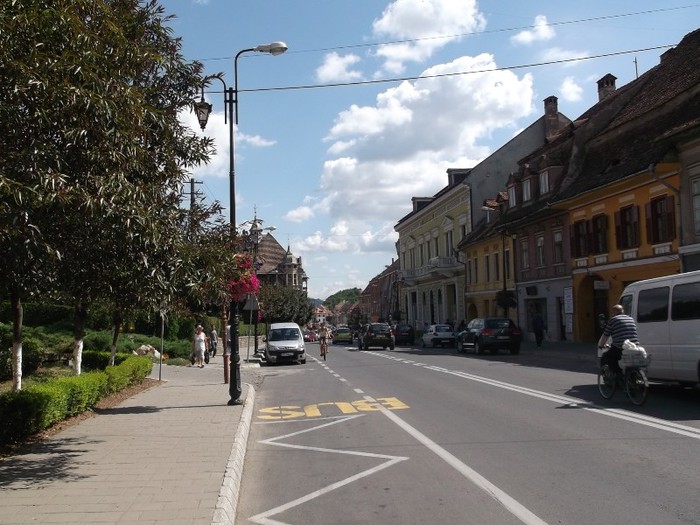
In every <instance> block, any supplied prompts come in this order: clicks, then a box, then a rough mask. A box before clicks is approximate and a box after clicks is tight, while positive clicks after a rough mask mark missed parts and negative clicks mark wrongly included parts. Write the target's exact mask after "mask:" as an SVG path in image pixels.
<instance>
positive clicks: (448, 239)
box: [445, 230, 454, 256]
mask: <svg viewBox="0 0 700 525" xmlns="http://www.w3.org/2000/svg"><path fill="white" fill-rule="evenodd" d="M453 249H454V245H453V244H452V230H450V231H448V232H445V255H446V256H450V255H452V250H453Z"/></svg>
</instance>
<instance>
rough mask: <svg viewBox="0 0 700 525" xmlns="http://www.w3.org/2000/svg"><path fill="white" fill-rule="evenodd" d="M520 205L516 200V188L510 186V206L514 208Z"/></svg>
mask: <svg viewBox="0 0 700 525" xmlns="http://www.w3.org/2000/svg"><path fill="white" fill-rule="evenodd" d="M517 203H518V200H517V199H516V198H515V186H509V187H508V206H509V207H513V206H515V205H516V204H517Z"/></svg>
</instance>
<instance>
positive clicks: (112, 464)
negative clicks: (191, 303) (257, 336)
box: [0, 353, 257, 525]
mask: <svg viewBox="0 0 700 525" xmlns="http://www.w3.org/2000/svg"><path fill="white" fill-rule="evenodd" d="M244 359H245V353H243V359H242V360H241V377H242V381H241V382H242V384H243V394H242V396H241V400H242V401H245V403H244V405H242V406H228V405H227V402H228V400H229V396H228V385H225V384H224V382H223V381H224V376H223V359H222V357H221V356H220V355H217V357H215V358H213V359H212V360H211V362H210V364H209V365H207V366H206V367H205V368H203V369H200V368H196V367H178V366H167V365H163V368H162V375H161V379H162V383H161V384H159V385H157V386H155V387H153V388H151V389H149V390H147V391H145V392H142V393H140V394H138V395H136V396H134V397H132V398H130V399H128V400H127V401H125V402H124V403H123V404H122V405H120V406H119V407H116V408H113V409H109V410H105V411H102V412H101V413H100V414H99V415H97V416H95V417H92V418H90V419H87V420H85V421H83V422H81V423H79V424H77V425H74V426H72V427H69V428H67V429H65V430H63V431H61V432H59V433H57V434H56V435H54V436H53V437H51V438H50V439H48V440H46V441H44V442H42V443H40V444H38V445H36V446H34V447H31V448H30V449H28V450H27V451H26V453H23V454H18V455H16V456H14V457H10V458H6V459H4V460H2V461H0V524H2V525H11V524H29V523H43V524H47V523H70V524H87V523H90V524H94V523H100V524H119V525H125V524H139V525H155V524H163V525H164V524H166V523H167V524H168V525H179V524H183V525H184V524H188V525H190V524H202V525H204V524H206V525H210V524H217V525H218V524H224V523H227V524H230V523H233V522H234V516H235V511H236V505H237V500H238V491H239V486H240V480H241V475H242V470H243V459H244V457H245V449H246V441H247V437H248V430H249V426H250V421H251V419H252V414H253V404H254V401H255V390H254V389H253V388H252V386H251V385H249V384H247V381H249V380H250V376H251V375H252V373H253V370H252V366H257V365H249V364H246V363H245V361H244ZM158 372H159V366H158V364H155V365H154V367H153V373H152V374H151V377H152V378H155V379H158Z"/></svg>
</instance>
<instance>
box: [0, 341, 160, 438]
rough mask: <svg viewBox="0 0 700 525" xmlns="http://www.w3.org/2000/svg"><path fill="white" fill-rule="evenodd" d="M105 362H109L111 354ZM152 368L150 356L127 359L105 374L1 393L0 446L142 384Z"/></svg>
mask: <svg viewBox="0 0 700 525" xmlns="http://www.w3.org/2000/svg"><path fill="white" fill-rule="evenodd" d="M106 359H107V360H109V353H106ZM152 368H153V361H152V360H151V358H150V357H145V356H128V357H126V358H125V359H124V360H123V361H122V362H121V363H120V364H118V365H116V366H109V367H107V368H106V369H105V370H104V371H96V372H88V373H85V374H82V375H79V376H71V377H61V378H57V379H53V380H50V381H47V382H46V383H42V384H37V385H32V386H29V387H27V388H26V389H25V390H22V391H20V392H5V393H3V394H0V421H2V425H0V445H7V444H10V443H13V442H16V441H19V440H22V439H26V438H27V437H29V436H31V435H32V434H36V433H37V432H40V431H42V430H44V429H46V428H49V427H50V426H52V425H54V424H56V423H58V422H60V421H63V420H64V419H66V418H68V417H70V416H73V415H76V414H80V413H81V412H84V411H85V410H87V409H89V408H91V407H93V406H94V405H95V404H96V403H97V402H98V401H99V400H100V399H101V398H102V397H103V396H104V395H105V394H108V393H113V392H118V391H119V390H122V389H124V388H126V387H128V386H131V385H134V384H138V383H140V382H142V381H143V380H144V379H145V378H146V377H148V376H149V375H150V373H151V369H152Z"/></svg>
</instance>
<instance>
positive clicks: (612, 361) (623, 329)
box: [598, 304, 639, 372]
mask: <svg viewBox="0 0 700 525" xmlns="http://www.w3.org/2000/svg"><path fill="white" fill-rule="evenodd" d="M612 313H613V317H611V318H610V320H609V321H608V324H606V325H605V329H604V330H603V335H601V336H600V339H599V340H598V348H600V349H602V348H603V347H604V346H605V344H606V343H607V342H610V350H608V351H607V352H605V353H604V354H603V357H601V358H600V366H603V365H608V366H609V367H610V369H611V370H612V371H614V372H622V369H621V368H620V363H619V361H620V358H621V357H622V343H624V342H625V340H626V339H629V340H630V341H632V342H633V343H638V342H639V339H638V337H637V324H636V323H635V322H634V319H632V318H631V317H630V316H629V315H626V314H625V313H624V310H623V308H622V306H620V305H619V304H616V305H615V306H613V307H612Z"/></svg>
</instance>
